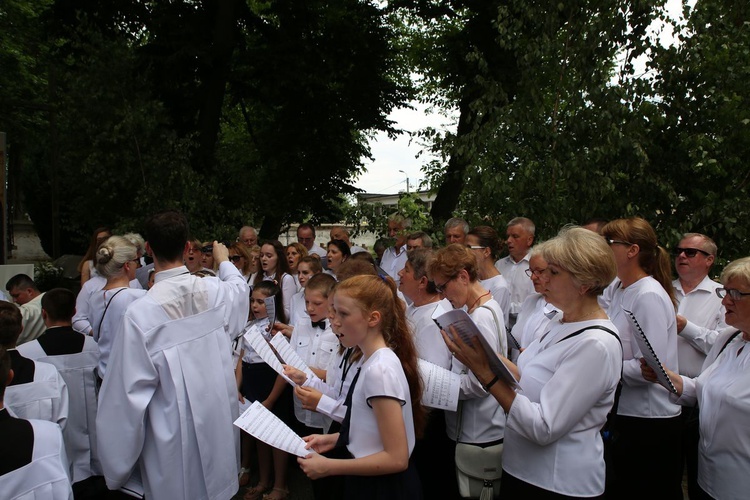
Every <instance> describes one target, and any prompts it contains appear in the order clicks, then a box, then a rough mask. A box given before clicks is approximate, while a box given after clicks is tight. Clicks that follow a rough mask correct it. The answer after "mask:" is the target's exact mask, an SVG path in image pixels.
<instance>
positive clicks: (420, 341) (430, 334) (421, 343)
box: [406, 302, 453, 370]
mask: <svg viewBox="0 0 750 500" xmlns="http://www.w3.org/2000/svg"><path fill="white" fill-rule="evenodd" d="M438 303H439V302H431V303H429V304H424V305H422V306H419V307H415V306H414V305H413V304H412V305H410V306H408V307H407V308H406V320H407V321H408V322H409V326H410V327H411V331H412V332H414V344H415V346H416V348H417V356H419V357H420V358H421V359H424V360H425V361H429V362H430V363H433V364H435V365H438V366H441V367H443V368H445V369H446V370H450V369H451V362H452V360H453V356H452V355H451V352H450V351H449V350H448V346H446V345H445V341H443V336H442V335H441V334H440V329H439V328H438V326H437V325H436V324H435V322H434V321H433V320H432V313H433V312H434V311H435V308H436V307H437V305H438Z"/></svg>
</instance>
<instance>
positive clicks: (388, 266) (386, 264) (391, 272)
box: [380, 245, 406, 285]
mask: <svg viewBox="0 0 750 500" xmlns="http://www.w3.org/2000/svg"><path fill="white" fill-rule="evenodd" d="M405 265H406V245H404V246H402V247H401V250H399V253H398V254H396V247H388V248H386V249H385V252H383V258H382V259H380V267H381V268H382V269H383V271H385V272H386V273H388V276H390V277H391V278H393V279H394V280H395V281H396V285H398V283H399V281H400V279H399V277H398V272H399V271H400V270H402V269H403V268H404V266H405Z"/></svg>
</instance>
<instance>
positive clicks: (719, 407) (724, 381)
mask: <svg viewBox="0 0 750 500" xmlns="http://www.w3.org/2000/svg"><path fill="white" fill-rule="evenodd" d="M721 283H722V285H723V288H717V289H716V294H717V295H718V296H719V297H721V298H722V304H723V305H724V307H725V308H726V322H727V324H728V325H730V327H729V328H727V329H725V330H722V331H721V333H720V334H719V336H718V338H717V340H716V343H714V346H713V348H712V349H711V351H710V353H709V355H708V357H707V358H706V361H705V363H704V364H703V371H702V372H701V374H700V375H699V376H698V377H695V378H691V377H686V376H683V375H679V374H678V373H675V372H674V371H673V370H670V369H666V372H667V375H668V376H669V378H670V380H671V381H672V384H673V385H674V386H675V388H676V389H677V395H676V396H673V399H674V400H675V402H676V403H679V404H682V405H697V406H698V407H699V409H700V410H699V412H700V442H699V449H698V485H699V486H700V488H701V490H702V491H701V492H700V495H699V496H698V498H699V499H710V498H745V497H746V495H747V492H748V491H750V476H748V474H747V467H748V463H750V426H749V425H750V424H749V422H750V389H749V388H750V348H747V347H746V346H747V344H748V342H750V257H744V258H742V259H738V260H736V261H734V262H732V263H730V264H729V265H728V266H727V267H726V268H724V271H723V272H722V273H721ZM641 369H642V372H643V376H644V378H645V379H646V380H648V381H650V382H655V381H656V374H655V373H654V371H653V370H651V369H650V368H649V367H648V366H646V365H645V364H644V365H643V366H642V367H641ZM654 385H657V384H654ZM690 498H691V500H693V495H691V496H690Z"/></svg>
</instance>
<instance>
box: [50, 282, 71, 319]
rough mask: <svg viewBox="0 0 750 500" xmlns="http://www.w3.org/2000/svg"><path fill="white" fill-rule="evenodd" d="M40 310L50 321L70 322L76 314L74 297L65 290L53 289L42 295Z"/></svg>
mask: <svg viewBox="0 0 750 500" xmlns="http://www.w3.org/2000/svg"><path fill="white" fill-rule="evenodd" d="M42 309H44V311H45V312H46V313H47V317H49V319H50V320H52V321H70V320H72V319H73V315H74V314H75V313H76V295H75V294H74V293H73V292H71V291H70V290H68V289H67V288H53V289H52V290H50V291H49V292H47V293H45V294H44V295H42Z"/></svg>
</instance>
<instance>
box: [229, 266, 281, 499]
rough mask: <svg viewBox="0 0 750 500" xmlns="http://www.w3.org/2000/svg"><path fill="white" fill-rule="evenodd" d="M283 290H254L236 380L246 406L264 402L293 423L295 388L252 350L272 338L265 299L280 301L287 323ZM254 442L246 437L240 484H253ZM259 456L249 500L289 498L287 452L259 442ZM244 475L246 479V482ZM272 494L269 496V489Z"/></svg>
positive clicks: (265, 284)
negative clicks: (254, 343) (258, 339)
mask: <svg viewBox="0 0 750 500" xmlns="http://www.w3.org/2000/svg"><path fill="white" fill-rule="evenodd" d="M280 294H281V290H280V289H279V286H278V285H277V284H276V283H274V282H273V281H261V282H259V283H257V284H256V285H255V287H254V288H253V293H252V295H251V298H250V310H251V312H252V316H253V318H254V319H253V320H251V321H249V322H248V325H247V327H246V328H245V334H244V337H243V348H242V350H241V351H240V359H241V360H242V361H241V362H240V363H237V368H236V371H235V373H236V376H237V387H238V388H239V391H240V394H239V396H238V397H239V400H240V402H241V403H243V404H244V403H245V402H246V401H245V400H246V399H247V402H248V403H252V402H254V401H261V402H262V403H263V406H265V407H266V408H268V409H269V410H271V411H272V412H273V413H274V414H275V415H276V416H278V417H279V418H281V419H282V420H284V421H288V420H289V414H290V412H291V411H290V410H291V408H290V404H289V402H290V401H291V396H290V391H291V387H290V386H289V385H288V384H287V383H286V381H285V380H284V379H283V378H282V377H281V376H278V375H277V374H276V372H275V371H274V370H273V368H271V367H270V366H268V365H267V364H266V363H265V362H264V361H263V359H262V358H261V357H260V356H259V355H258V353H256V352H255V351H254V350H253V348H252V347H251V346H250V343H249V341H248V337H249V336H250V335H254V334H257V333H258V332H259V333H260V334H261V335H263V336H264V337H266V338H269V337H270V333H269V324H268V314H267V312H266V304H265V299H266V298H268V297H275V298H276V302H275V305H276V317H277V318H279V319H280V320H281V321H285V316H284V310H283V307H282V303H281V300H280ZM252 439H253V438H251V437H250V435H244V437H243V450H242V451H243V453H242V455H243V456H242V470H241V475H240V483H242V482H243V480H244V482H245V484H247V481H249V477H250V476H249V473H250V457H249V455H250V449H251V443H252V441H251V440H252ZM255 445H256V448H257V452H258V472H259V476H260V479H259V481H258V484H256V485H255V486H253V487H252V488H250V489H248V491H247V493H246V494H245V500H259V499H261V498H264V499H267V500H280V499H283V498H286V497H287V496H288V494H289V490H288V489H287V485H286V473H287V463H288V455H287V453H286V452H285V451H282V450H278V449H276V448H271V447H270V446H269V445H267V444H265V443H263V442H261V441H257V440H256V441H255ZM242 475H246V477H245V478H243V477H242ZM271 485H273V488H272V490H271V492H270V493H268V494H265V493H266V492H267V491H268V490H269V488H271Z"/></svg>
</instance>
